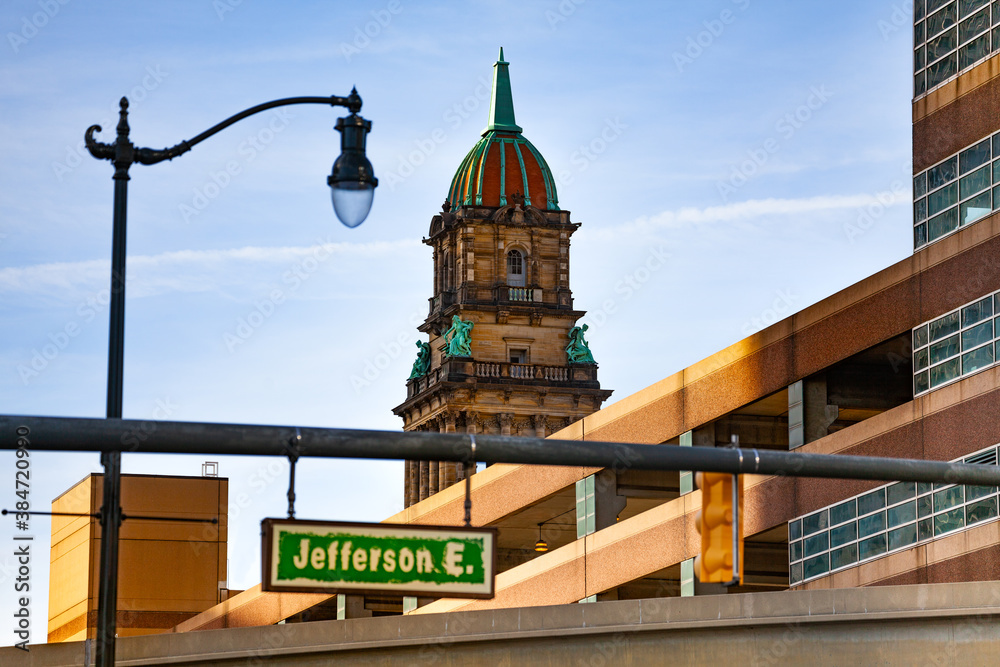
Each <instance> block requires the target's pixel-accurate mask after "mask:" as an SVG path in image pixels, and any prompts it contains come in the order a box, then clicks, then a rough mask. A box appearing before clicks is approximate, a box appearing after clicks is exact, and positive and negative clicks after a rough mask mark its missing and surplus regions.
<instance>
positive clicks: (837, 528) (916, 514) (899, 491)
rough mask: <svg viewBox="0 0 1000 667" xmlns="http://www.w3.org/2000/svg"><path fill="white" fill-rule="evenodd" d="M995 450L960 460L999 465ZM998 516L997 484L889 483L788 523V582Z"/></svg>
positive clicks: (852, 564) (801, 580) (799, 581)
mask: <svg viewBox="0 0 1000 667" xmlns="http://www.w3.org/2000/svg"><path fill="white" fill-rule="evenodd" d="M997 450H998V445H993V446H991V447H987V448H986V449H982V450H980V451H978V452H976V453H974V454H971V455H969V456H966V457H965V458H963V459H956V460H959V461H962V462H963V463H975V464H980V465H996V464H997V453H998V451H997ZM997 518H998V497H997V487H995V486H963V485H957V486H956V485H954V484H931V483H929V482H895V483H893V484H887V485H885V486H881V487H879V488H877V489H874V490H872V491H866V492H865V493H862V494H859V495H857V496H854V497H853V498H849V499H847V500H844V501H841V502H838V503H836V504H834V505H830V506H829V507H826V508H824V509H821V510H819V511H818V512H812V513H810V514H807V515H804V516H801V517H798V518H797V519H794V520H792V521H789V522H788V573H789V584H790V585H791V586H796V585H798V584H802V583H805V582H807V581H811V580H812V579H817V578H819V577H825V576H827V575H828V574H832V573H833V572H838V571H840V570H844V569H847V568H850V567H857V566H858V565H860V564H861V563H866V562H868V561H872V560H875V559H876V558H881V557H882V556H885V555H886V554H890V553H893V552H895V551H899V550H902V549H908V548H911V547H913V546H916V545H918V544H923V543H926V542H929V541H931V540H933V539H935V538H937V537H941V536H942V535H947V534H949V533H952V532H954V531H956V530H963V529H965V528H966V527H969V526H973V525H978V524H980V523H986V522H988V521H995V520H997ZM834 521H836V523H834ZM831 524H832V525H831Z"/></svg>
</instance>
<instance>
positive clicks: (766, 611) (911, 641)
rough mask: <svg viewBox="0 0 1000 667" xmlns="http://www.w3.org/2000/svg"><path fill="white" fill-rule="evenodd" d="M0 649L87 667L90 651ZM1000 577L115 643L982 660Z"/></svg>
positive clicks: (773, 661) (175, 652)
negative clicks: (86, 654) (88, 652)
mask: <svg viewBox="0 0 1000 667" xmlns="http://www.w3.org/2000/svg"><path fill="white" fill-rule="evenodd" d="M30 649H31V650H30V652H28V653H26V652H24V651H20V650H18V649H15V648H4V649H0V664H2V665H5V667H6V666H9V667H27V666H29V665H30V666H32V667H38V666H40V665H53V666H56V665H58V666H62V665H82V664H84V663H83V658H84V650H85V648H84V645H83V644H82V643H80V642H76V643H69V644H45V645H37V646H31V647H30ZM998 655H1000V582H972V583H960V584H930V585H927V584H923V585H915V586H882V587H873V588H856V589H831V590H813V591H782V592H778V593H749V594H744V595H714V596H704V597H693V598H656V599H647V600H626V601H618V602H597V603H589V604H569V605H559V606H553V607H529V608H521V609H497V610H486V611H473V612H455V613H445V614H428V615H421V616H388V617H381V618H369V619H356V620H347V621H319V622H315V623H296V624H287V625H273V626H267V627H255V628H232V629H225V630H206V631H202V632H188V633H171V634H162V635H148V636H144V637H130V638H125V639H119V640H118V662H117V664H118V665H120V666H139V665H247V664H268V665H272V664H274V665H329V664H336V665H338V666H341V665H366V666H371V665H400V664H407V665H463V666H467V665H468V666H474V665H489V666H490V667H493V666H495V665H519V666H520V665H588V666H589V665H594V666H598V665H661V664H663V665H666V664H670V665H702V664H705V665H777V664H794V665H874V664H877V665H907V666H909V665H988V664H996V660H997V656H998Z"/></svg>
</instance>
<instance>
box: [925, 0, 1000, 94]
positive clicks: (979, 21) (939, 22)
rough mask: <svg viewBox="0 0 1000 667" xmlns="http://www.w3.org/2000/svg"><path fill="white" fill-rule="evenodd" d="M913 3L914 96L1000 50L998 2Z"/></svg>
mask: <svg viewBox="0 0 1000 667" xmlns="http://www.w3.org/2000/svg"><path fill="white" fill-rule="evenodd" d="M925 2H926V4H925ZM913 4H914V7H913V73H914V77H913V96H914V97H920V96H922V95H924V94H926V93H928V92H930V91H931V90H933V89H934V88H936V87H937V86H939V85H941V84H942V83H944V82H946V81H948V80H949V79H951V78H952V77H954V76H955V75H957V74H959V73H961V72H964V71H966V70H968V69H970V68H972V67H974V66H975V65H977V64H979V63H980V62H982V61H983V60H985V59H986V58H988V57H989V56H991V55H992V54H993V53H995V52H997V51H1000V25H998V24H1000V0H993V1H992V2H990V0H952V1H951V2H946V1H943V0H915V2H914V3H913Z"/></svg>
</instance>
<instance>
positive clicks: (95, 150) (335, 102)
mask: <svg viewBox="0 0 1000 667" xmlns="http://www.w3.org/2000/svg"><path fill="white" fill-rule="evenodd" d="M291 104H326V105H330V106H340V107H346V108H347V109H349V110H350V112H351V114H350V116H348V117H347V118H340V119H338V121H337V125H336V129H337V131H338V132H340V133H341V154H340V157H338V158H337V160H336V162H334V165H333V172H332V173H331V174H330V176H329V178H328V179H327V183H328V184H329V186H330V188H331V191H332V199H333V207H334V211H335V212H336V214H337V217H338V218H340V220H341V222H343V223H344V224H345V225H347V226H348V227H356V226H357V225H359V224H361V223H362V222H363V221H364V219H365V218H366V217H367V216H368V211H369V210H370V209H371V203H372V197H373V196H374V190H375V187H376V186H377V185H378V180H377V179H376V178H375V176H374V173H373V170H372V166H371V163H370V162H369V161H368V158H367V157H366V156H365V135H366V134H367V133H368V131H369V130H370V129H371V123H370V122H369V121H367V120H365V119H364V118H362V117H361V116H359V115H358V112H359V111H360V110H361V97H360V96H359V95H358V92H357V90H352V91H351V94H350V95H349V96H348V97H337V96H330V97H290V98H286V99H281V100H274V101H272V102H265V103H264V104H258V105H257V106H254V107H251V108H249V109H246V110H244V111H241V112H240V113H238V114H236V115H234V116H230V117H229V118H227V119H226V120H224V121H222V122H221V123H218V124H217V125H214V126H212V127H211V128H209V129H207V130H205V131H204V132H202V133H201V134H199V135H197V136H196V137H193V138H192V139H188V140H187V141H182V142H181V143H179V144H177V145H176V146H173V147H172V148H164V149H161V150H155V149H150V148H136V147H135V146H134V145H133V144H132V142H131V141H130V140H129V125H128V100H127V99H126V98H124V97H123V98H122V99H121V101H120V102H119V107H120V108H119V114H118V126H117V128H116V129H117V137H116V139H115V142H114V143H113V144H105V143H101V142H98V141H97V140H95V139H94V132H100V131H101V126H100V125H92V126H90V127H89V128H87V131H86V133H84V142H85V143H86V146H87V150H89V151H90V154H91V155H93V156H94V157H95V158H97V159H99V160H110V161H111V163H112V164H113V165H114V167H115V173H114V176H113V177H112V178H113V180H114V182H115V199H114V214H113V229H112V241H111V244H112V250H111V302H110V317H111V321H110V330H109V332H108V400H107V412H106V416H107V418H108V419H121V418H122V393H123V379H124V358H125V230H126V218H127V215H128V181H129V175H128V170H129V167H131V166H132V165H133V164H134V163H136V162H138V163H140V164H156V163H157V162H162V161H164V160H172V159H173V158H175V157H177V156H179V155H182V154H184V153H186V152H187V151H189V150H191V148H192V147H193V146H195V145H197V144H199V143H201V142H202V141H204V140H205V139H207V138H208V137H210V136H212V135H213V134H216V133H217V132H220V131H221V130H223V129H225V128H227V127H229V126H230V125H232V124H233V123H236V122H237V121H240V120H242V119H244V118H246V117H248V116H252V115H254V114H257V113H260V112H262V111H266V110H268V109H273V108H275V107H280V106H287V105H291ZM121 456H122V455H121V450H112V451H105V452H102V453H101V465H102V466H103V467H104V479H103V497H102V505H101V511H100V523H101V563H100V572H99V577H100V583H99V588H98V599H97V651H96V655H95V658H96V664H97V665H98V666H99V667H113V666H114V662H115V637H116V632H117V621H118V619H117V614H118V529H119V527H120V525H121V520H122V508H121Z"/></svg>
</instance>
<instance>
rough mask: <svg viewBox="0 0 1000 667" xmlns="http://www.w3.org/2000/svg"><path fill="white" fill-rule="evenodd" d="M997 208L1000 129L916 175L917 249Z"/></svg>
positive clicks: (914, 184)
mask: <svg viewBox="0 0 1000 667" xmlns="http://www.w3.org/2000/svg"><path fill="white" fill-rule="evenodd" d="M997 2H998V4H1000V0H997ZM994 158H996V159H994ZM997 209H1000V132H997V133H996V134H993V135H992V136H990V137H986V138H985V139H980V140H979V141H977V142H976V143H974V144H972V145H971V146H967V147H966V148H964V149H963V150H961V151H959V152H957V153H955V154H954V155H952V156H951V157H949V158H948V159H946V160H942V161H941V162H938V163H937V164H935V165H934V166H933V167H931V168H930V169H927V170H925V171H922V172H920V173H919V174H917V175H916V176H914V177H913V249H914V250H920V249H921V248H923V247H924V246H926V245H927V244H929V243H933V242H934V241H937V240H938V239H940V238H944V237H945V236H948V235H949V234H951V233H952V232H954V231H956V230H957V229H959V228H960V227H964V226H966V225H969V224H971V223H973V222H975V221H976V220H979V219H980V218H983V217H984V216H987V215H989V214H990V213H991V212H992V211H995V210H997Z"/></svg>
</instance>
